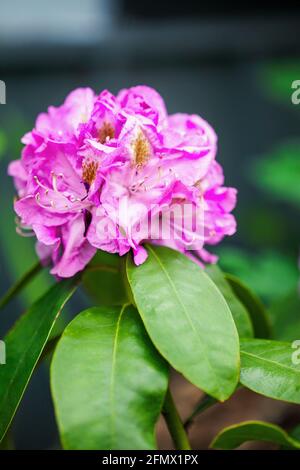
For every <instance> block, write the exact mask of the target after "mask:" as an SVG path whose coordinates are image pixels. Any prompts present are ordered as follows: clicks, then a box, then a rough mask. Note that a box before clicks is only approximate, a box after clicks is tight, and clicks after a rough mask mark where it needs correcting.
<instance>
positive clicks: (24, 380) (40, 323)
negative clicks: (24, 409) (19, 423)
mask: <svg viewBox="0 0 300 470" xmlns="http://www.w3.org/2000/svg"><path fill="white" fill-rule="evenodd" d="M75 286H76V280H75V279H72V280H68V281H61V282H59V283H57V284H55V285H54V286H53V287H52V288H51V289H50V290H49V291H48V292H47V293H46V294H45V295H43V296H42V297H41V298H40V299H39V300H38V301H37V302H35V303H34V304H33V305H32V307H31V308H30V309H29V310H28V311H27V312H26V313H25V314H24V315H23V316H22V317H21V318H20V319H19V320H18V321H17V323H16V324H15V326H14V327H13V328H12V329H11V330H10V332H9V333H8V335H7V336H6V337H5V339H4V341H5V345H6V364H5V365H1V366H0V440H1V439H2V438H3V436H4V434H5V432H6V430H7V428H8V426H9V424H10V422H11V420H12V418H13V416H14V414H15V412H16V409H17V407H18V405H19V403H20V400H21V398H22V396H23V394H24V391H25V389H26V387H27V384H28V382H29V379H30V377H31V375H32V372H33V370H34V368H35V366H36V364H37V362H38V360H39V357H40V356H41V354H42V351H43V348H44V347H45V345H46V343H47V340H48V338H49V335H50V332H51V330H52V328H53V325H54V323H55V321H56V319H57V317H58V315H59V313H60V312H61V310H62V308H63V306H64V305H65V303H66V302H67V300H68V299H69V297H70V296H71V294H72V293H73V292H74V289H75Z"/></svg>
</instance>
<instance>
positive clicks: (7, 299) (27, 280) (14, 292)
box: [0, 262, 42, 309]
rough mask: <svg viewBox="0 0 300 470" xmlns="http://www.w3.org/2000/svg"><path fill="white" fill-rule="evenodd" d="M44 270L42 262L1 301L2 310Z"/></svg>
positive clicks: (33, 267) (25, 275) (28, 272)
mask: <svg viewBox="0 0 300 470" xmlns="http://www.w3.org/2000/svg"><path fill="white" fill-rule="evenodd" d="M41 270H42V265H41V263H40V262H38V263H36V264H35V265H34V266H32V268H31V269H30V270H29V271H27V272H26V273H25V274H24V275H23V276H22V277H21V278H20V279H19V280H18V281H17V282H16V283H15V284H14V285H13V286H12V287H11V288H10V289H9V290H8V291H7V292H6V293H5V294H4V295H3V297H1V299H0V309H1V308H3V307H5V305H7V304H8V303H9V302H10V301H11V300H12V299H13V298H14V297H15V296H16V295H18V294H19V292H20V291H21V290H22V289H23V288H25V287H26V286H27V285H28V284H29V283H30V281H31V280H32V279H33V278H34V277H35V276H36V275H37V274H38V273H39V272H40V271H41Z"/></svg>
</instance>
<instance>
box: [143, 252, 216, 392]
mask: <svg viewBox="0 0 300 470" xmlns="http://www.w3.org/2000/svg"><path fill="white" fill-rule="evenodd" d="M148 250H149V251H151V253H152V254H153V255H154V258H155V259H156V261H157V263H158V265H159V266H160V268H161V270H162V271H163V273H164V274H165V275H166V277H167V280H168V281H169V283H170V285H171V288H172V289H173V291H174V294H175V296H176V298H177V300H178V302H179V304H180V305H181V306H182V309H183V311H184V313H185V316H186V318H187V320H188V322H189V324H190V325H191V327H192V329H193V331H194V332H195V334H196V336H197V337H198V338H199V341H200V344H201V347H202V350H204V352H205V358H206V361H207V364H208V365H209V368H210V369H211V371H212V373H213V375H214V377H215V381H216V385H217V387H218V390H220V383H219V380H218V377H217V374H216V372H215V370H214V368H213V366H212V364H211V362H210V359H209V356H208V354H207V350H206V348H205V347H204V344H203V341H202V338H201V336H200V334H199V332H198V331H197V329H196V328H195V326H194V324H193V322H192V319H191V317H190V315H189V313H188V311H187V310H186V307H185V305H184V303H183V302H182V300H181V299H180V297H179V295H178V292H177V290H176V286H175V284H174V282H173V281H172V278H171V277H170V275H169V273H168V271H167V270H166V268H165V266H164V265H163V263H162V261H161V259H160V258H159V256H158V255H157V254H156V253H155V251H154V250H153V249H152V248H151V246H148Z"/></svg>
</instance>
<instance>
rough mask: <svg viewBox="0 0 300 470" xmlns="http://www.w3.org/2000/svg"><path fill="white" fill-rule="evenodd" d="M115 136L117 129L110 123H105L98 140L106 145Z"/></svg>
mask: <svg viewBox="0 0 300 470" xmlns="http://www.w3.org/2000/svg"><path fill="white" fill-rule="evenodd" d="M114 136H115V129H114V128H113V126H112V125H111V124H110V123H109V122H106V121H105V122H104V123H103V124H102V126H101V127H100V129H99V132H98V139H99V142H100V143H101V144H105V142H106V141H107V140H110V139H113V138H114Z"/></svg>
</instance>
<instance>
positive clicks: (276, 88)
mask: <svg viewBox="0 0 300 470" xmlns="http://www.w3.org/2000/svg"><path fill="white" fill-rule="evenodd" d="M299 77H300V62H299V61H290V60H289V61H286V60H284V61H276V62H270V63H268V64H266V65H263V67H262V69H261V73H260V83H261V85H262V87H263V89H264V90H265V93H266V95H268V96H270V98H273V99H276V100H280V101H281V102H282V103H284V104H286V106H291V107H292V108H294V109H295V110H297V106H294V107H293V106H292V103H291V96H292V92H293V90H292V88H291V87H292V83H293V81H294V80H296V79H297V78H299Z"/></svg>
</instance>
